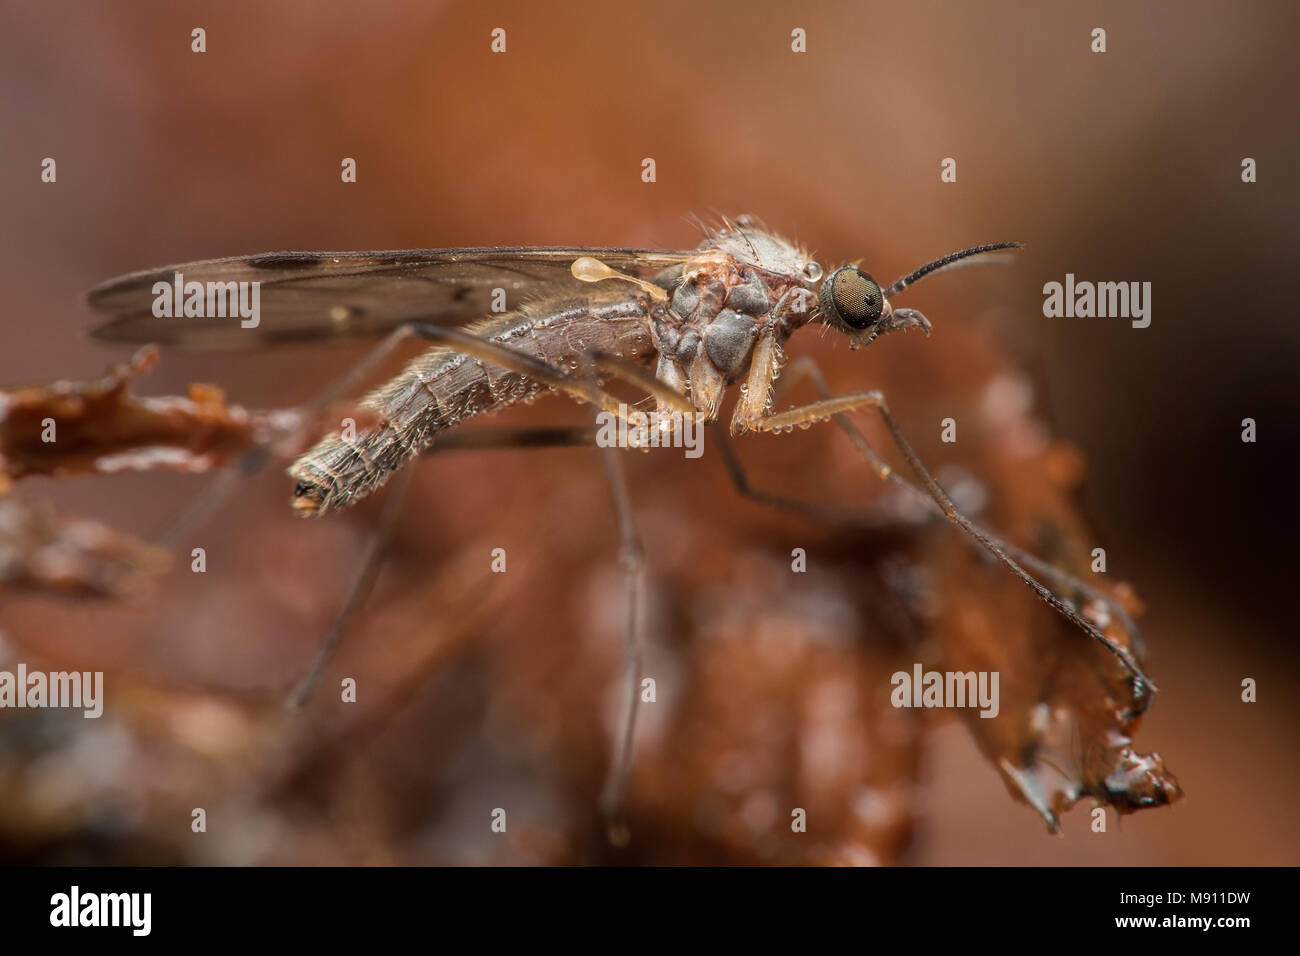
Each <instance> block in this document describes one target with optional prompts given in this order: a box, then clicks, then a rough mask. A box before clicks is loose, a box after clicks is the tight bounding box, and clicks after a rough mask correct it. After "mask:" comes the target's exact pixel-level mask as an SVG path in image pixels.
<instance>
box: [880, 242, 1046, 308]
mask: <svg viewBox="0 0 1300 956" xmlns="http://www.w3.org/2000/svg"><path fill="white" fill-rule="evenodd" d="M1023 245H1024V243H1022V242H986V243H985V244H984V245H982V246H971V247H970V248H969V249H963V250H961V251H960V252H951V253H949V254H948V255H946V256H944V257H943V258H941V259H935V260H934V261H933V262H927V263H926V264H925V265H923V266H921V268H919V269H917V270H916V271H915V272H913V273H911V274H910V275H906V276H903V278H901V279H899V280H898V281H897V282H895V283H894V284H893V285H891V286H890V287H889V288H888V289H886V290H885V291H884V296H885V298H886V299H888V298H890V297H891V296H894V295H897V294H898V293H900V292H902V291H903V290H904V289H906V288H907V287H908V286H909V285H911V284H912V283H914V282H917V281H919V280H921V279H924V278H925V277H926V276H928V275H929V274H930V273H932V272H938V271H939V270H940V269H946V268H947V267H948V266H950V265H952V264H953V263H954V262H959V261H961V260H962V259H969V258H970V257H971V256H978V255H981V254H983V253H985V252H996V251H998V250H999V249H1019V248H1021V247H1022V246H1023Z"/></svg>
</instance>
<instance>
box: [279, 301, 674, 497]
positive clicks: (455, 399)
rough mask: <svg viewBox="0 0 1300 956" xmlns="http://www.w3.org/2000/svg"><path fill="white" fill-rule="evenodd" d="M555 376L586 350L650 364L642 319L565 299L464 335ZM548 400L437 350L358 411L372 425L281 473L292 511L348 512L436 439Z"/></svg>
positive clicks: (512, 379)
mask: <svg viewBox="0 0 1300 956" xmlns="http://www.w3.org/2000/svg"><path fill="white" fill-rule="evenodd" d="M469 331H471V332H473V333H474V334H476V335H478V336H480V337H482V338H485V339H489V340H491V341H494V342H497V343H500V344H502V345H505V346H507V347H509V348H512V349H515V350H517V351H520V352H524V353H526V354H528V355H530V356H532V357H533V358H537V359H540V360H542V361H543V362H546V363H547V364H548V365H551V366H552V367H554V368H556V369H558V370H561V371H573V370H574V369H575V367H576V365H577V361H578V358H579V357H580V356H581V355H582V354H583V353H584V352H585V351H587V350H597V351H601V352H605V353H608V354H613V355H619V356H622V357H624V358H627V359H631V360H633V361H638V362H643V361H647V360H648V359H649V357H650V356H651V354H652V345H651V341H650V334H649V332H648V331H647V327H646V322H645V310H644V308H643V307H642V306H641V304H640V303H639V302H638V300H637V299H634V298H630V297H628V296H619V297H616V298H611V299H605V300H602V299H599V298H596V297H584V298H575V299H573V300H570V301H565V302H559V303H556V302H548V303H547V306H546V308H545V309H541V308H539V307H533V308H529V307H525V308H523V309H520V310H518V311H516V312H511V313H506V314H505V315H502V316H500V317H499V318H495V319H491V320H488V321H485V322H482V323H480V324H479V325H478V326H476V327H473V328H471V329H469ZM549 391H552V389H551V388H549V387H547V386H543V385H540V384H539V383H537V382H535V381H534V380H532V379H529V378H527V377H526V376H523V375H520V374H518V373H515V372H509V371H506V370H505V369H502V368H500V367H498V366H494V365H492V364H491V363H489V362H487V361H483V360H479V359H477V358H473V357H471V356H467V355H464V354H462V353H459V352H453V351H450V350H448V349H445V348H441V347H438V348H433V349H430V350H429V351H427V352H425V353H424V354H422V355H420V356H418V357H416V358H415V359H413V360H412V361H411V362H410V364H409V365H407V367H406V368H405V369H404V370H403V371H402V372H401V373H399V374H398V375H397V376H396V377H395V378H394V379H392V380H391V381H390V382H388V383H387V384H385V385H383V386H381V387H380V388H378V389H376V390H375V391H373V392H371V393H370V394H369V395H367V396H366V397H365V398H364V399H362V400H361V402H360V403H359V408H360V409H362V410H363V411H367V412H372V413H373V414H374V417H375V419H376V420H377V422H376V424H374V425H373V426H372V427H369V428H365V429H358V431H357V434H356V437H355V439H353V440H351V441H349V440H347V439H345V438H344V437H343V436H342V435H341V434H338V433H335V434H332V435H328V436H326V437H325V438H322V439H321V440H320V441H319V442H318V443H317V444H316V446H315V447H314V448H312V449H311V450H310V451H309V452H307V453H306V454H304V455H302V456H301V457H300V458H299V459H298V460H297V461H296V462H294V464H293V466H292V467H291V468H290V469H289V474H290V476H292V477H293V478H294V479H295V480H296V481H297V485H296V486H295V488H294V502H293V505H294V508H295V509H296V510H298V511H299V513H301V514H304V515H318V514H323V513H325V512H326V511H328V510H330V509H331V508H342V507H347V506H348V505H351V504H352V503H353V502H355V501H357V500H358V499H360V498H363V497H365V496H366V495H368V494H370V492H372V491H374V490H375V489H376V488H379V487H381V486H382V485H383V484H384V483H385V482H386V481H387V480H388V478H389V476H390V475H392V473H393V472H395V471H396V470H397V469H398V468H400V467H401V466H402V465H403V464H405V463H406V461H407V459H409V458H411V457H413V456H415V455H418V454H419V453H420V452H422V451H425V450H426V449H427V448H429V447H430V446H431V445H432V444H433V442H434V438H435V436H436V435H437V434H438V433H439V432H440V431H442V430H444V429H447V428H454V427H455V426H456V425H459V424H460V423H461V422H463V421H465V420H466V419H468V418H472V417H473V416H475V415H481V414H484V413H491V412H496V411H499V410H501V409H503V408H507V407H509V406H511V405H513V404H515V403H516V402H518V401H521V400H527V399H531V398H533V397H535V396H537V395H540V394H542V393H545V392H549Z"/></svg>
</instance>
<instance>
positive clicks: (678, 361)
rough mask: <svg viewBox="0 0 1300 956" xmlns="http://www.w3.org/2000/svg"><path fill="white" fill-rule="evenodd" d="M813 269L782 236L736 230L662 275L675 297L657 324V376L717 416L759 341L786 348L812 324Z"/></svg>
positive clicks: (654, 332)
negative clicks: (765, 338) (800, 330)
mask: <svg viewBox="0 0 1300 956" xmlns="http://www.w3.org/2000/svg"><path fill="white" fill-rule="evenodd" d="M807 266H808V257H807V256H806V255H805V254H804V253H803V252H802V251H801V250H799V249H797V248H796V247H795V246H793V245H791V244H790V243H788V242H786V241H785V240H784V239H780V238H778V237H776V236H772V235H769V234H767V233H763V232H759V231H756V230H746V229H737V230H735V231H732V232H726V233H722V234H720V235H718V236H715V237H713V238H711V239H709V240H708V241H706V242H705V243H704V244H703V245H701V247H700V249H699V251H698V254H697V255H696V256H694V257H693V258H691V259H689V260H687V262H685V263H684V264H683V265H682V266H681V267H679V268H675V269H672V270H670V271H669V272H667V273H665V274H663V275H661V276H659V277H658V279H657V280H656V281H658V282H659V283H660V284H661V285H663V286H664V287H665V288H667V289H668V290H669V292H671V294H672V297H671V299H670V301H669V309H668V310H667V312H666V313H664V312H661V313H659V314H657V315H655V316H654V317H653V318H652V321H651V333H652V335H653V337H654V343H655V347H656V349H657V350H658V352H659V364H658V368H657V369H656V375H657V376H658V378H659V379H660V380H661V381H663V382H665V383H666V384H668V385H671V386H672V387H673V388H676V389H677V390H678V391H681V392H683V393H685V394H686V395H688V396H689V397H690V399H691V402H692V404H693V405H694V406H695V408H696V409H697V410H698V411H700V412H703V413H704V414H705V415H707V416H708V418H709V419H710V420H713V419H715V418H716V417H717V413H718V406H719V403H720V401H721V398H722V393H723V391H724V389H725V388H726V386H728V385H731V384H733V383H735V382H736V381H738V380H740V379H741V378H742V377H744V376H745V374H746V373H747V372H748V370H749V366H750V361H751V359H752V356H753V352H754V343H755V342H756V341H757V340H758V338H759V337H760V336H771V337H773V338H774V339H775V340H776V342H777V343H778V344H780V343H782V342H784V341H785V339H787V338H788V337H789V336H790V334H791V333H792V332H794V330H795V329H796V328H798V327H799V326H800V325H803V324H804V323H805V322H806V321H807V320H808V318H809V314H810V312H811V306H810V302H812V301H815V299H814V298H813V296H814V293H813V289H812V288H811V283H810V281H809V279H808V273H807ZM778 304H779V305H780V308H777V306H778Z"/></svg>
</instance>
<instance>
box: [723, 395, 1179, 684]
mask: <svg viewBox="0 0 1300 956" xmlns="http://www.w3.org/2000/svg"><path fill="white" fill-rule="evenodd" d="M860 408H873V409H875V410H876V411H877V412H878V413H879V414H880V416H881V418H882V419H883V420H884V422H885V427H886V428H888V429H889V434H890V437H892V438H893V440H894V444H895V445H896V446H897V447H898V449H899V451H900V452H902V454H903V457H904V458H905V459H906V460H907V463H908V465H909V466H910V467H911V469H912V471H913V472H914V473H915V474H916V476H917V478H918V479H920V483H921V486H922V488H923V489H924V490H925V492H926V494H928V495H929V496H930V498H931V499H933V501H934V503H935V504H936V505H938V506H939V508H940V509H941V510H942V511H943V514H944V516H945V517H946V518H947V519H948V520H949V521H951V522H952V523H953V524H955V525H957V527H959V528H961V529H962V530H963V531H965V532H966V533H967V534H968V535H970V536H971V537H972V538H973V539H974V540H976V541H978V542H979V543H980V545H981V546H983V547H984V549H985V550H987V551H988V552H989V553H990V554H991V555H993V556H994V557H995V558H997V560H998V561H1000V562H1001V563H1002V564H1003V565H1004V566H1006V568H1007V569H1008V570H1010V571H1011V573H1012V574H1014V575H1015V576H1016V577H1017V578H1019V579H1020V580H1021V581H1022V582H1024V584H1025V585H1026V586H1027V587H1028V588H1029V589H1030V590H1032V591H1033V592H1034V593H1035V594H1036V595H1038V597H1039V598H1040V599H1041V600H1042V601H1044V602H1045V603H1046V604H1048V605H1050V606H1051V607H1053V608H1055V609H1056V610H1057V611H1058V612H1059V613H1060V614H1062V615H1063V616H1064V617H1065V618H1066V619H1067V620H1069V621H1070V622H1071V623H1072V624H1074V625H1075V626H1076V627H1078V628H1079V629H1080V630H1082V631H1083V632H1084V633H1085V634H1087V635H1088V636H1089V637H1091V638H1092V639H1093V640H1095V641H1097V642H1099V643H1100V644H1102V645H1103V646H1104V647H1105V648H1106V649H1107V650H1109V651H1110V652H1111V653H1112V654H1114V655H1115V656H1116V657H1117V658H1118V659H1119V660H1120V662H1121V663H1123V664H1124V666H1125V668H1127V670H1128V671H1129V673H1130V674H1131V675H1132V677H1133V684H1134V686H1133V692H1134V699H1135V703H1136V704H1137V706H1138V708H1139V710H1144V709H1145V707H1146V702H1147V701H1149V700H1150V696H1151V694H1152V693H1153V692H1154V690H1155V685H1154V684H1153V683H1152V682H1151V679H1150V678H1149V677H1147V676H1146V674H1145V673H1144V672H1143V671H1142V667H1141V665H1139V664H1138V662H1137V660H1136V658H1134V656H1133V654H1132V653H1131V652H1130V651H1129V649H1128V648H1126V647H1124V646H1122V645H1120V644H1117V643H1116V642H1115V641H1113V640H1111V639H1110V638H1108V637H1107V636H1106V635H1105V634H1103V633H1102V632H1101V630H1100V629H1099V628H1098V627H1097V626H1096V625H1095V624H1093V623H1092V622H1091V621H1089V620H1087V619H1086V618H1084V617H1083V616H1082V615H1081V614H1080V613H1079V612H1078V611H1077V610H1075V608H1074V607H1072V606H1071V605H1070V604H1069V603H1067V602H1066V601H1064V600H1062V599H1061V598H1060V597H1058V596H1057V595H1056V593H1055V592H1053V591H1052V590H1051V589H1049V588H1047V587H1045V586H1044V585H1042V584H1040V583H1039V582H1038V581H1037V579H1035V578H1034V577H1033V576H1032V575H1031V574H1029V572H1027V571H1026V570H1025V569H1024V568H1023V567H1021V566H1020V564H1019V563H1017V562H1016V560H1015V559H1014V558H1013V557H1012V556H1011V555H1010V554H1009V553H1008V552H1007V551H1006V549H1004V548H1002V547H1000V546H999V543H998V542H997V541H995V540H994V539H993V538H992V537H991V536H989V535H988V534H986V533H985V532H984V531H983V530H982V529H980V528H978V527H977V526H975V525H974V524H972V523H971V521H970V520H969V519H968V518H966V516H965V515H963V514H962V513H961V512H960V511H958V510H957V507H956V506H955V505H954V504H953V503H952V499H951V498H949V497H948V495H947V493H946V492H945V491H944V490H943V489H942V488H941V487H940V486H939V483H938V482H936V481H935V480H934V477H933V476H932V475H931V474H930V472H929V470H927V469H926V467H925V465H924V464H923V463H922V462H921V459H920V458H919V457H918V456H917V454H916V452H915V451H914V450H913V449H912V445H911V443H910V442H908V440H907V438H906V436H905V435H904V434H903V432H902V429H900V428H899V426H898V422H897V421H896V420H895V419H894V416H893V414H892V413H891V412H890V410H889V406H888V405H887V404H886V403H885V397H884V396H883V395H882V394H881V393H880V392H875V391H872V392H858V393H855V394H851V395H840V396H835V397H832V398H826V399H822V400H821V401H817V402H812V403H810V404H808V405H803V406H800V407H798V408H792V409H790V410H788V411H784V412H779V413H777V414H774V415H763V416H761V417H758V418H753V419H750V420H749V421H747V422H745V426H746V427H748V428H752V429H754V430H756V431H777V430H779V429H785V428H791V427H794V426H795V425H801V424H805V423H813V422H819V421H825V420H827V419H829V418H831V417H832V416H836V415H839V414H841V413H844V412H849V411H854V410H856V409H860ZM855 444H856V443H855ZM858 447H859V451H861V452H862V454H863V457H864V458H866V460H867V461H868V463H870V465H871V467H872V468H873V469H874V470H875V472H876V474H877V475H878V476H879V477H880V478H881V479H885V480H888V479H889V476H890V475H891V474H892V473H893V469H892V468H890V466H889V465H888V463H886V462H885V461H884V459H882V458H881V457H880V456H879V455H878V454H876V452H875V451H874V450H873V449H871V448H870V446H869V445H865V442H864V445H862V446H858Z"/></svg>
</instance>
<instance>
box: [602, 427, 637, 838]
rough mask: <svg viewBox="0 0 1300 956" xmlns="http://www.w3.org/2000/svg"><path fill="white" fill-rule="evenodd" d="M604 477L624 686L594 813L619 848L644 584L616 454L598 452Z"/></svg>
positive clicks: (633, 719)
mask: <svg viewBox="0 0 1300 956" xmlns="http://www.w3.org/2000/svg"><path fill="white" fill-rule="evenodd" d="M601 457H602V459H603V460H604V462H605V475H606V477H607V478H608V479H609V488H610V493H611V495H612V496H613V499H614V510H615V512H616V513H617V515H618V536H619V561H620V563H621V564H622V565H623V573H624V575H625V576H626V580H627V619H626V622H625V627H624V667H625V670H624V675H625V680H626V682H627V685H626V691H625V697H624V702H623V706H624V711H623V721H622V727H621V733H620V734H619V737H618V739H617V741H616V743H615V749H614V755H613V759H612V760H611V761H610V765H609V772H608V773H607V774H606V777H605V784H604V786H603V787H602V788H601V796H600V809H601V813H602V815H603V816H604V817H605V830H606V833H607V835H608V837H609V841H610V843H612V844H613V845H614V846H617V847H622V846H626V845H627V844H628V841H629V840H630V839H631V833H630V832H629V831H628V828H627V824H626V823H625V822H624V820H623V795H624V793H626V791H627V781H628V776H629V774H630V773H631V770H632V746H633V743H634V741H635V739H636V716H637V710H638V705H639V701H638V692H639V690H640V686H641V590H642V586H643V584H644V581H645V550H644V548H642V546H641V536H640V534H638V532H637V529H636V523H635V522H634V521H633V518H632V506H631V503H630V501H629V498H628V492H627V479H626V476H625V475H624V474H623V464H622V461H621V460H620V459H619V456H618V449H617V448H612V447H602V448H601Z"/></svg>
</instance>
